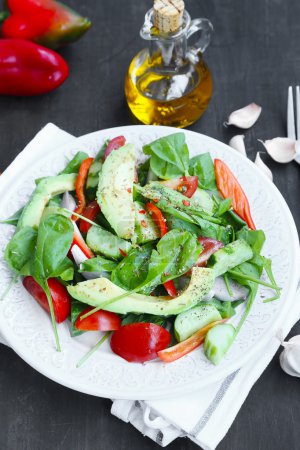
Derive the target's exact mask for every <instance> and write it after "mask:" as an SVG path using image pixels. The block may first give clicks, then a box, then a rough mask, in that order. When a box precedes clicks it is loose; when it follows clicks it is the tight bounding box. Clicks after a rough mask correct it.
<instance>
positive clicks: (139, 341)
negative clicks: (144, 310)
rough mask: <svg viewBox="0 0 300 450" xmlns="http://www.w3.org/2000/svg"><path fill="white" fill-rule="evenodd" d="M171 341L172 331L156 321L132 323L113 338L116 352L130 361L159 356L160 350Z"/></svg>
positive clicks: (111, 343) (113, 348)
mask: <svg viewBox="0 0 300 450" xmlns="http://www.w3.org/2000/svg"><path fill="white" fill-rule="evenodd" d="M170 342H171V335H170V333H169V332H168V331H167V330H166V329H165V328H163V327H160V326H159V325H156V324H154V323H142V322H139V323H130V324H128V325H124V326H123V327H121V328H120V329H119V330H117V331H116V332H115V333H114V334H113V335H112V338H111V341H110V346H111V349H112V351H113V352H114V353H116V354H117V355H119V356H121V358H124V359H126V361H129V362H141V363H142V362H145V361H150V360H151V359H155V358H157V354H158V352H159V351H161V350H163V349H165V348H167V346H168V345H169V344H170Z"/></svg>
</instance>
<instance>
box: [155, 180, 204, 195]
mask: <svg viewBox="0 0 300 450" xmlns="http://www.w3.org/2000/svg"><path fill="white" fill-rule="evenodd" d="M161 184H163V185H164V186H167V187H168V188H170V189H174V191H178V192H180V193H181V194H183V195H185V196H186V197H188V198H191V197H192V196H193V195H194V193H195V192H196V190H197V187H198V177H196V176H192V177H181V178H173V179H171V180H165V181H161Z"/></svg>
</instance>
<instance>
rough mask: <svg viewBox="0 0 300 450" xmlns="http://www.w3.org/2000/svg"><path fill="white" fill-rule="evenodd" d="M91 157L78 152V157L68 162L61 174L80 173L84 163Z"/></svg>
mask: <svg viewBox="0 0 300 450" xmlns="http://www.w3.org/2000/svg"><path fill="white" fill-rule="evenodd" d="M88 157H89V155H88V154H87V153H85V152H77V153H76V155H75V156H74V157H73V158H72V159H71V161H69V162H68V164H67V165H66V167H65V168H64V170H62V171H61V172H60V173H59V174H60V175H62V174H63V173H78V171H79V168H80V166H81V164H82V163H83V161H84V160H85V159H87V158H88Z"/></svg>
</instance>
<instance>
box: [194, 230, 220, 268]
mask: <svg viewBox="0 0 300 450" xmlns="http://www.w3.org/2000/svg"><path fill="white" fill-rule="evenodd" d="M198 241H199V242H200V244H201V245H202V247H203V250H202V252H201V253H200V256H199V258H198V260H197V262H196V266H200V267H204V266H206V263H207V261H208V260H209V258H210V257H211V255H213V254H214V253H215V252H216V251H217V250H220V248H222V247H224V244H223V242H221V241H217V240H216V239H213V238H208V237H202V236H200V237H198Z"/></svg>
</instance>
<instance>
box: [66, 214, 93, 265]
mask: <svg viewBox="0 0 300 450" xmlns="http://www.w3.org/2000/svg"><path fill="white" fill-rule="evenodd" d="M73 245H77V246H78V247H79V248H80V250H82V252H83V253H84V254H85V256H86V257H87V258H89V259H90V258H93V257H94V254H93V252H92V250H91V249H90V248H89V247H88V246H87V244H86V243H85V240H84V239H83V237H82V236H81V233H80V231H79V229H78V227H77V225H76V223H75V222H74V238H73V242H72V245H71V248H72V246H73Z"/></svg>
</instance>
